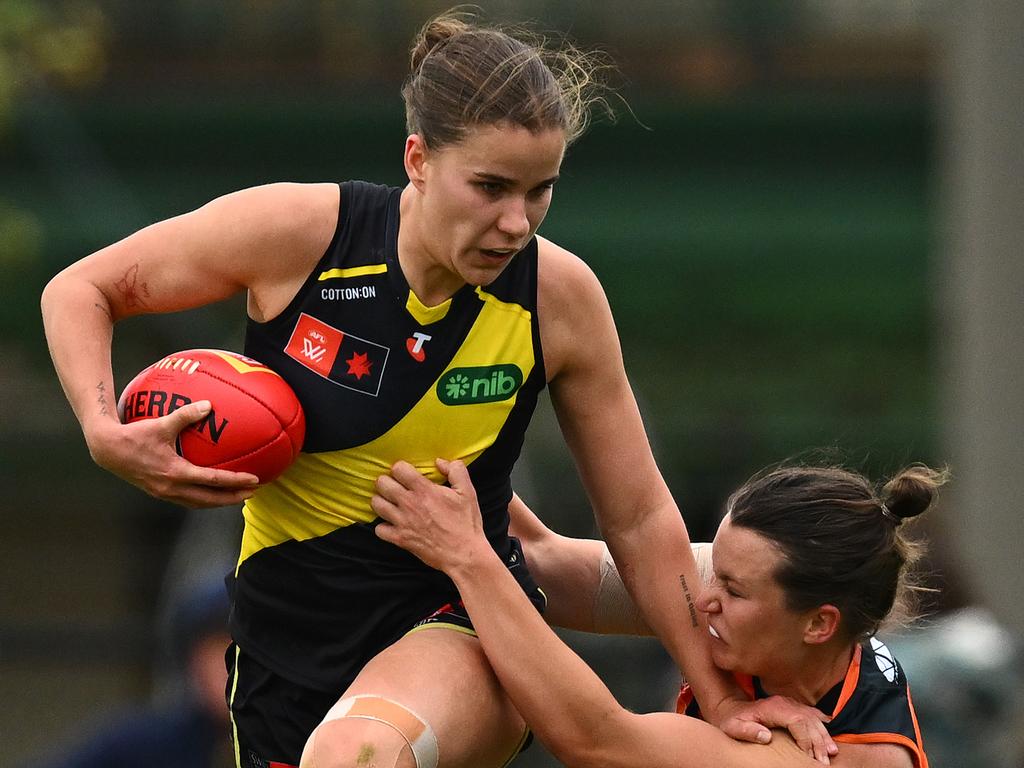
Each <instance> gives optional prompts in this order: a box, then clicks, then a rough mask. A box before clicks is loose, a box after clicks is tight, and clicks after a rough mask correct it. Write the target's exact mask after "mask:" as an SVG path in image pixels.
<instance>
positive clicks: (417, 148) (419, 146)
mask: <svg viewBox="0 0 1024 768" xmlns="http://www.w3.org/2000/svg"><path fill="white" fill-rule="evenodd" d="M427 152H428V150H427V144H426V142H425V141H423V137H422V136H420V135H419V134H418V133H411V134H409V136H408V137H407V138H406V140H405V158H404V159H405V173H406V175H407V176H408V177H409V181H410V182H411V183H412V185H413V186H414V187H415V188H416V189H417V190H419V191H420V192H422V191H423V184H424V181H425V178H426V173H425V170H426V169H425V166H426V162H427Z"/></svg>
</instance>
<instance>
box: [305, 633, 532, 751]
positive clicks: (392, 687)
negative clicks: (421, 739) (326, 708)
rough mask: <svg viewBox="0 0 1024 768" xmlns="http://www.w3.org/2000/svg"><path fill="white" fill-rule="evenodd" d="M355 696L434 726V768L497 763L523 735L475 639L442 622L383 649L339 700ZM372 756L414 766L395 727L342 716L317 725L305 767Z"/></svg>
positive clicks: (515, 747) (521, 724)
mask: <svg viewBox="0 0 1024 768" xmlns="http://www.w3.org/2000/svg"><path fill="white" fill-rule="evenodd" d="M353 696H380V697H383V698H385V699H390V700H391V701H395V702H398V703H399V704H401V705H403V706H405V707H407V708H408V709H409V710H411V711H412V712H414V713H416V714H417V715H418V716H419V717H420V718H421V719H422V720H424V721H425V722H426V723H427V725H429V726H430V728H432V729H433V732H434V735H435V737H436V739H437V747H438V756H439V760H438V768H471V767H472V768H501V766H503V765H504V764H505V763H507V762H508V761H509V760H510V759H511V758H512V757H513V756H514V755H515V753H516V752H517V751H518V749H519V747H520V746H521V745H522V742H523V739H524V736H525V734H526V726H525V723H524V722H523V719H522V718H521V717H520V716H519V713H518V712H517V711H516V710H515V708H514V707H513V706H512V703H511V702H510V701H509V699H508V696H506V695H505V692H504V691H503V690H502V688H501V686H500V685H499V684H498V680H497V678H496V677H495V675H494V672H493V671H492V670H491V667H490V665H489V664H488V663H487V658H486V657H485V656H484V653H483V649H482V648H481V646H480V641H479V640H478V639H477V638H476V637H475V636H474V635H473V634H470V633H468V632H463V631H458V630H456V629H451V628H448V627H444V626H436V625H435V626H425V627H421V628H419V629H417V630H416V631H413V632H410V633H409V634H407V635H406V636H404V637H403V638H402V639H401V640H399V641H398V642H396V643H395V644H393V645H391V646H389V647H388V648H386V649H385V650H383V651H381V652H380V653H379V654H378V655H377V656H375V657H374V658H373V659H372V660H371V661H370V662H369V663H368V664H367V665H366V666H365V667H364V668H363V670H362V671H361V672H360V673H359V675H358V677H356V679H355V681H353V683H352V685H351V686H349V688H348V690H346V691H345V693H344V695H343V696H342V698H350V697H353ZM314 753H315V754H314ZM369 754H373V755H375V757H376V761H377V762H378V764H380V765H399V766H402V765H408V766H411V765H414V762H413V759H412V754H411V751H410V750H409V749H408V747H406V746H405V742H404V740H403V739H402V737H401V736H400V735H399V733H398V732H397V731H396V730H394V729H392V728H390V727H388V726H386V725H383V724H381V723H378V722H374V721H368V720H362V719H355V718H342V719H340V720H331V721H329V722H326V723H324V724H322V725H321V726H319V727H318V729H317V731H316V733H315V734H314V736H313V737H312V738H311V739H310V742H309V743H308V744H307V747H306V751H305V752H304V753H303V766H309V767H310V768H330V767H331V766H335V765H338V766H340V765H359V764H360V760H362V761H363V764H368V763H366V759H367V756H368V755H369ZM392 756H393V757H392Z"/></svg>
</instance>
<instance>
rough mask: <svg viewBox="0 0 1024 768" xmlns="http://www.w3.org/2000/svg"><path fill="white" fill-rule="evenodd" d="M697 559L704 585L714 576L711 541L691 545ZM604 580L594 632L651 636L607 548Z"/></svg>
mask: <svg viewBox="0 0 1024 768" xmlns="http://www.w3.org/2000/svg"><path fill="white" fill-rule="evenodd" d="M690 548H691V550H692V551H693V559H694V560H696V561H697V572H698V573H699V574H700V580H701V582H702V584H708V583H710V582H711V579H712V578H713V575H714V571H713V570H712V568H711V544H709V543H703V542H702V543H698V544H691V545H690ZM600 569H601V570H600V573H601V580H600V582H599V583H598V587H597V594H596V595H594V631H595V632H597V633H599V634H602V635H651V634H653V632H652V631H651V628H650V627H648V626H647V622H646V621H644V617H643V616H642V615H641V613H640V609H639V608H637V606H636V603H635V602H634V601H633V598H632V597H631V596H630V594H629V592H628V591H627V590H626V585H625V584H623V583H622V577H621V576H620V575H619V569H618V568H616V567H615V561H614V560H612V555H611V553H610V552H609V551H608V547H605V548H604V552H603V553H602V554H601V565H600Z"/></svg>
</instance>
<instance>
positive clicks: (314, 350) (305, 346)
mask: <svg viewBox="0 0 1024 768" xmlns="http://www.w3.org/2000/svg"><path fill="white" fill-rule="evenodd" d="M326 354H327V349H326V347H324V346H322V345H320V344H314V343H313V341H312V339H303V340H302V356H303V357H308V358H309V359H310V360H312V361H313V362H314V363H315V362H318V361H319V360H322V359H323V356H324V355H326Z"/></svg>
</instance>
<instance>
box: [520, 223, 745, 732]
mask: <svg viewBox="0 0 1024 768" xmlns="http://www.w3.org/2000/svg"><path fill="white" fill-rule="evenodd" d="M542 245H543V250H542V255H544V256H546V258H544V259H543V260H542V262H541V275H540V287H539V301H540V306H539V313H540V317H541V320H542V323H543V325H542V327H541V332H542V342H543V347H544V350H545V352H544V355H545V357H544V360H545V366H546V368H547V370H548V375H549V377H550V378H551V381H550V388H551V396H552V401H553V403H554V404H555V409H556V413H557V415H558V419H559V424H560V425H561V428H562V432H563V434H564V435H565V438H566V442H567V443H568V445H569V448H570V450H571V451H572V454H573V457H574V458H575V460H576V464H577V466H578V468H579V472H580V477H581V479H582V481H583V484H584V487H585V488H586V490H587V494H588V496H589V497H590V502H591V505H592V507H593V509H594V512H595V516H596V518H597V521H598V524H599V526H600V528H601V531H602V534H603V536H604V539H605V541H606V542H607V544H608V548H609V549H610V550H611V553H612V555H613V557H614V558H615V562H616V564H617V565H618V569H619V573H620V574H621V576H622V580H623V582H624V583H625V585H626V587H627V589H628V590H629V592H630V593H631V594H632V595H633V596H634V598H635V600H636V602H637V604H638V605H639V606H640V608H641V611H642V613H643V615H644V618H645V619H646V620H647V623H648V624H649V625H650V627H651V628H652V629H653V630H654V631H655V633H656V634H657V635H658V637H659V638H660V639H661V640H662V642H663V643H664V645H665V647H666V649H667V650H668V651H669V653H670V654H671V655H672V656H673V658H674V659H675V660H676V662H677V663H678V664H679V665H680V667H681V668H682V669H684V670H685V671H686V675H687V678H688V679H689V680H690V682H691V684H692V686H693V688H694V691H695V692H696V693H697V696H698V700H699V701H700V704H701V709H702V711H704V712H705V713H708V716H709V717H711V718H712V720H713V721H715V722H717V721H718V720H719V719H720V717H721V715H720V713H719V708H720V706H721V705H722V704H723V703H724V702H725V701H727V700H729V699H731V698H732V697H734V696H736V695H738V694H737V692H736V691H735V689H734V688H733V686H732V682H731V680H729V679H728V678H727V676H726V675H725V674H724V673H721V672H720V671H718V670H716V669H715V668H714V666H713V665H712V663H711V657H710V651H709V649H708V633H707V627H706V625H705V624H704V623H703V621H702V620H701V617H700V615H699V614H698V612H697V610H696V607H695V601H696V598H697V594H698V592H699V590H700V581H699V579H698V577H697V569H696V565H695V563H694V560H693V556H692V555H691V554H690V546H689V545H690V542H689V536H688V534H687V531H686V526H685V525H684V523H683V519H682V516H681V515H680V513H679V509H678V507H677V506H676V504H675V502H674V500H673V499H672V496H671V494H670V493H669V490H668V488H667V486H666V485H665V482H664V480H663V479H662V477H661V473H660V472H659V470H658V467H657V465H656V464H655V461H654V456H653V454H652V452H651V448H650V444H649V442H648V440H647V435H646V432H645V430H644V425H643V421H642V419H641V417H640V412H639V409H638V408H637V405H636V400H635V399H634V397H633V392H632V390H631V388H630V386H629V382H628V380H627V378H626V373H625V368H624V366H623V362H622V353H621V350H620V347H619V341H618V334H617V332H616V330H615V326H614V322H613V321H612V315H611V310H610V308H609V307H608V302H607V300H606V298H605V296H604V291H603V290H602V289H601V286H600V284H599V283H598V281H597V278H596V277H595V276H594V275H593V273H592V272H591V271H590V270H589V269H588V268H587V267H586V265H584V264H583V263H582V262H581V261H579V259H577V258H576V257H574V256H572V255H571V254H568V253H566V252H565V251H562V250H561V249H559V248H557V246H554V245H553V244H551V243H546V242H544V243H543V244H542Z"/></svg>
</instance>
